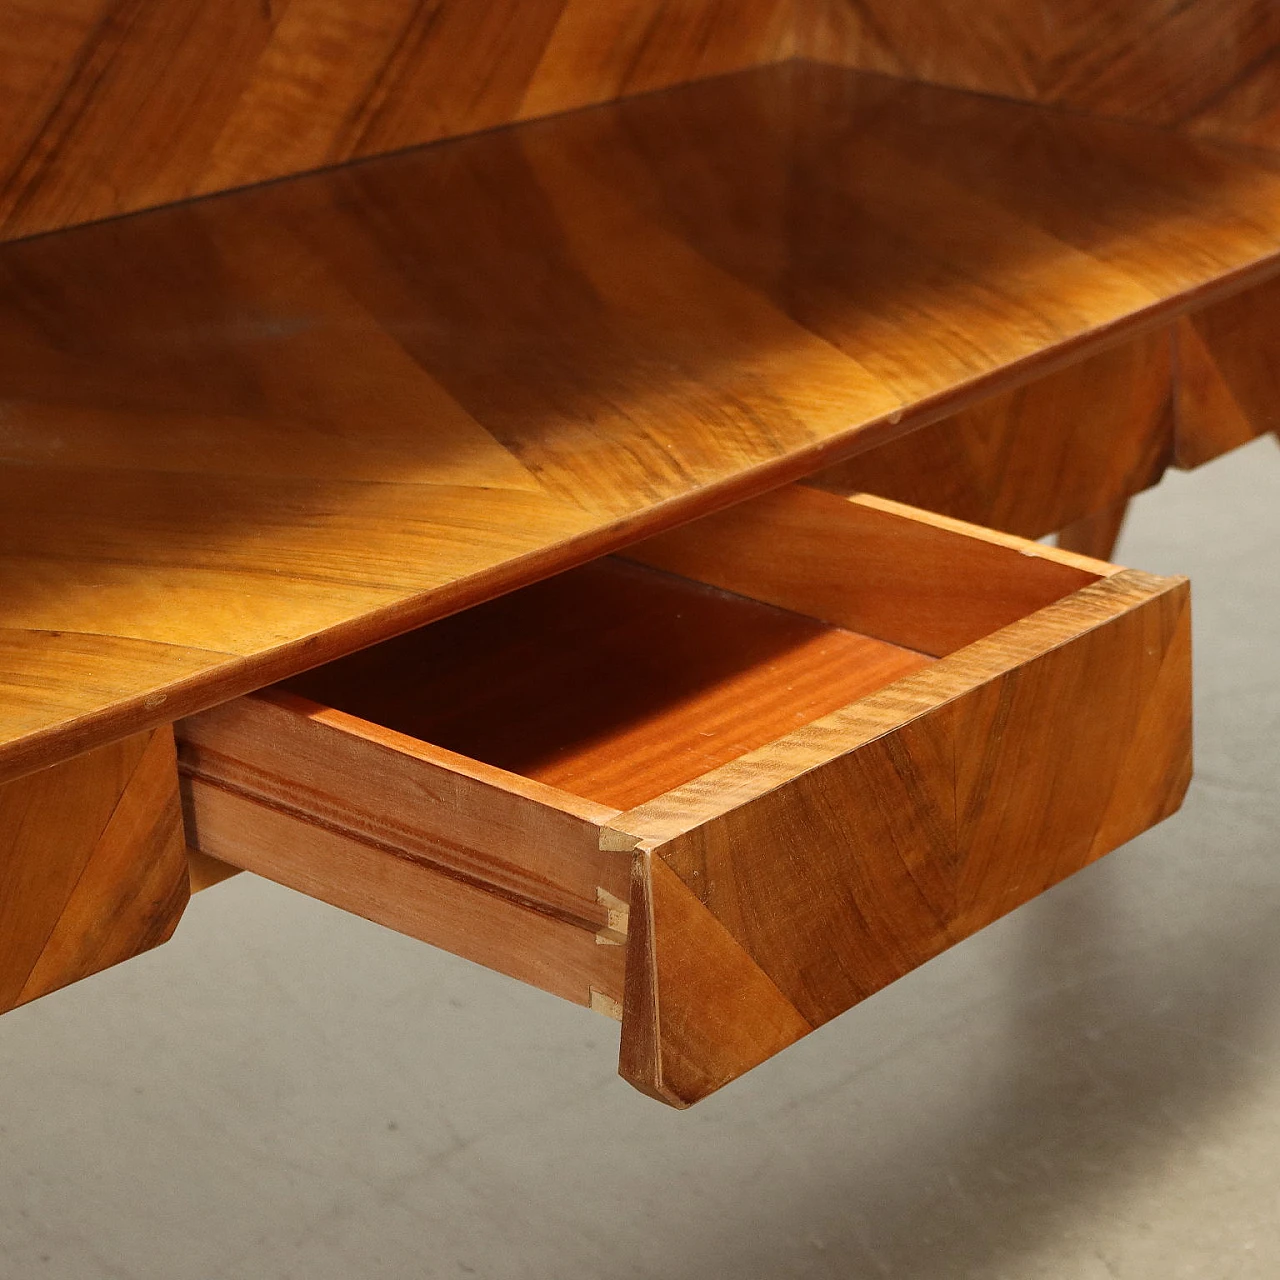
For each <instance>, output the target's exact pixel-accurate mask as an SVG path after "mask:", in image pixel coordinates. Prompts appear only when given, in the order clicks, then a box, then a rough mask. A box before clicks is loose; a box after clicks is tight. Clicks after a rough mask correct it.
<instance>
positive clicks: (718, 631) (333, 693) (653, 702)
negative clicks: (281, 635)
mask: <svg viewBox="0 0 1280 1280" xmlns="http://www.w3.org/2000/svg"><path fill="white" fill-rule="evenodd" d="M824 496H825V495H824ZM828 501H830V502H831V503H832V505H837V506H838V505H843V504H840V503H838V502H837V500H835V499H828ZM752 505H753V504H752ZM775 506H776V504H775ZM763 518H766V519H767V518H768V515H767V513H765V515H764V517H763ZM703 523H704V522H703V521H698V522H696V524H695V526H693V527H695V528H699V527H701V526H702V525H703ZM826 567H828V566H826V565H825V564H820V565H815V571H818V570H819V569H821V568H826ZM750 595H752V592H751V590H750V589H749V588H748V590H747V592H746V593H745V594H739V595H728V594H725V593H724V592H720V591H714V590H711V589H709V588H707V587H705V586H702V585H700V584H699V583H696V582H690V581H687V580H686V579H682V578H679V577H675V576H672V575H670V574H664V573H655V572H653V571H652V570H649V569H644V568H641V567H640V566H639V565H635V564H627V563H623V562H620V561H616V560H612V559H605V560H600V561H596V562H594V563H592V564H589V565H584V566H582V567H581V568H578V569H571V570H569V571H568V572H567V573H562V574H559V575H557V576H556V577H554V578H551V579H548V580H547V581H546V582H541V583H538V584H536V585H534V586H531V587H526V588H524V589H523V590H521V591H517V592H514V593H513V594H511V595H508V596H504V597H502V598H501V599H500V600H494V601H491V602H489V603H488V604H484V605H479V606H477V607H476V608H474V609H468V610H467V611H466V612H465V613H460V614H455V615H454V616H453V617H452V618H446V619H444V620H443V621H441V622H437V623H433V624H432V625H431V626H429V627H423V628H422V629H421V630H419V631H415V632H412V633H410V634H409V635H407V636H402V637H401V638H400V639H398V640H391V641H388V642H387V643H385V644H381V645H377V646H375V647H374V648H373V649H369V650H365V651H364V652H362V653H357V654H353V655H352V656H351V657H349V658H343V659H340V660H339V661H337V662H332V663H328V664H327V665H325V666H323V667H320V668H318V669H317V670H315V671H313V672H310V673H308V674H307V675H305V676H300V677H298V678H297V679H295V680H293V681H290V682H289V683H288V685H287V686H286V687H287V688H291V689H294V690H297V691H298V692H300V693H302V694H304V695H305V696H307V697H308V698H312V699H314V700H316V701H317V702H321V703H324V704H325V705H326V706H332V707H336V708H337V709H338V710H340V711H345V712H348V713H350V714H352V715H355V716H358V717H360V718H361V719H364V720H368V721H372V722H373V723H375V724H379V725H385V726H387V727H388V728H391V729H394V730H396V731H397V732H399V733H403V734H407V735H409V736H410V737H413V738H418V739H421V740H422V741H425V742H430V743H433V744H434V745H436V746H439V747H444V748H446V749H447V750H449V751H453V752H457V753H458V754H460V755H464V756H468V757H470V758H471V759H474V760H481V761H484V762H485V763H486V764H490V765H495V766H497V767H498V768H500V769H505V770H508V771H510V772H512V773H517V774H520V775H521V776H522V777H526V778H532V779H534V780H536V781H538V782H541V783H546V784H547V785H549V786H552V787H556V788H558V789H560V790H562V791H568V792H571V793H572V794H574V795H577V796H584V797H587V798H588V799H591V800H594V801H597V802H599V803H600V804H604V805H609V806H611V807H612V809H613V810H614V811H617V810H620V809H626V808H631V807H632V806H633V805H637V804H640V803H641V802H642V801H645V800H649V799H652V798H653V797H654V796H656V795H660V794H661V793H662V792H664V791H669V790H671V789H672V788H673V787H677V786H679V785H680V784H681V783H684V782H688V781H689V780H690V779H691V778H696V777H698V776H700V775H701V774H704V773H709V772H710V771H711V770H712V769H715V768H717V767H719V766H720V765H722V764H724V763H726V762H727V761H729V760H734V759H737V758H738V757H739V756H742V755H745V754H746V753H747V752H748V751H752V750H754V749H755V748H756V747H760V746H763V745H764V744H765V743H766V742H770V741H772V740H773V739H774V738H779V737H782V735H783V734H785V733H788V732H790V731H791V730H792V729H794V728H796V727H797V726H798V725H802V724H806V723H807V722H808V721H810V720H816V719H818V718H819V717H820V716H823V715H826V714H827V712H829V711H834V710H835V709H836V708H837V707H841V706H844V705H845V704H846V703H848V702H852V701H854V700H855V699H857V698H860V697H862V696H863V695H864V694H866V693H870V692H872V691H873V690H875V689H879V688H881V687H882V686H884V685H886V684H889V683H891V682H892V681H894V680H896V679H897V678H898V677H899V676H903V675H906V674H907V673H908V672H911V671H916V670H918V669H919V668H920V667H922V666H924V665H926V663H927V661H928V660H927V659H926V658H924V657H922V656H921V655H920V654H918V653H912V652H909V651H908V650H906V649H904V648H901V647H899V646H897V645H894V644H889V643H885V642H884V641H881V640H874V639H870V638H868V637H867V636H864V635H859V634H857V633H856V632H854V631H851V630H846V629H844V628H842V627H840V626H832V625H828V624H827V623H824V622H819V621H817V620H816V619H815V618H812V617H805V616H801V614H799V613H795V612H787V611H785V610H784V609H779V608H771V607H769V606H768V605H766V604H761V603H759V602H758V600H757V599H749V598H747V597H748V596H750ZM215 715H216V713H215ZM601 883H603V882H601Z"/></svg>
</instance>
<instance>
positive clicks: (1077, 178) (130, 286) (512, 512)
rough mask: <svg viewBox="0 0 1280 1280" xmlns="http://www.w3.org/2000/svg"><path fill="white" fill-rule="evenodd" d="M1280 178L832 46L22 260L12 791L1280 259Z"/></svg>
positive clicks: (1, 614) (1025, 372)
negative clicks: (829, 59)
mask: <svg viewBox="0 0 1280 1280" xmlns="http://www.w3.org/2000/svg"><path fill="white" fill-rule="evenodd" d="M1278 253H1280V175H1277V174H1276V173H1274V172H1273V171H1271V170H1270V169H1268V168H1266V167H1264V166H1260V165H1259V164H1258V163H1255V162H1254V161H1253V160H1252V159H1250V158H1249V157H1241V156H1240V155H1238V154H1237V153H1234V152H1230V151H1225V150H1219V149H1214V148H1213V147H1210V146H1206V145H1200V144H1197V143H1193V142H1189V141H1186V140H1185V139H1182V138H1179V137H1177V136H1175V135H1172V134H1163V133H1158V132H1152V131H1149V130H1146V129H1142V128H1135V127H1131V126H1126V125H1119V124H1114V123H1110V122H1100V121H1093V120H1087V119H1084V118H1080V117H1075V116H1070V115H1065V114H1063V113H1059V112H1053V111H1048V110H1044V109H1041V108H1035V107H1027V106H1023V105H1018V104H1011V103H1006V102H1000V101H995V100H989V99H983V98H977V97H971V96H968V95H964V94H958V93H954V92H951V91H946V90H938V89H929V88H920V87H916V86H911V85H902V84H895V83H892V82H890V81H887V80H884V79H881V78H877V77H863V76H859V75H857V74H855V73H850V72H846V71H841V70H834V69H826V68H821V67H816V66H811V65H804V64H795V65H789V66H783V67H777V68H770V69H765V70H761V71H754V72H749V73H744V74H742V75H739V76H734V77H726V78H722V79H719V80H715V81H708V82H706V83H702V84H698V85H693V86H689V87H686V88H681V89H676V90H671V91H668V92H665V93H662V94H655V95H651V96H648V97H642V98H638V99H634V100H631V101H628V102H622V103H618V104H614V105H610V106H607V107H601V108H593V109H591V110H588V111H584V112H580V113H577V114H572V115H568V116H564V117H561V118H558V119H555V120H549V121H540V122H534V123H531V124H527V125H521V126H518V127H517V128H514V129H511V130H507V131H499V132H496V133H492V134H487V135H483V136H479V137H475V138H470V139H465V140H461V141H456V142H448V143H442V144H440V145H438V146H436V147H434V148H429V149H427V150H424V151H420V152H417V153H413V154H408V155H404V156H399V157H394V158H389V159H384V160H378V161H373V162H370V163H369V164H367V165H358V166H352V167H349V168H347V169H345V170H343V171H341V172H335V173H333V174H326V175H319V176H316V177H312V178H305V179H299V180H295V181H291V182H288V183H284V184H279V185H275V186H268V187H264V188H260V189H255V190H251V191H246V192H241V193H236V194H232V195H229V196H226V197H221V198H217V199H214V200H210V201H207V202H200V203H195V204H190V205H186V206H182V207H179V208H174V209H169V210H162V211H159V212H155V213H150V214H144V215H139V216H137V217H136V218H132V219H126V220H120V221H117V222H113V223H107V224H101V225H98V226H94V227H88V228H82V229H79V230H76V231H71V232H66V233H62V234H60V235H58V236H56V237H44V238H40V239H35V240H30V241H25V242H21V243H16V244H10V245H8V246H5V247H4V248H3V250H0V285H2V286H3V287H2V289H0V298H2V300H3V301H2V303H0V333H2V334H3V338H4V342H3V345H2V346H0V396H2V397H3V399H4V402H5V424H4V435H3V440H2V443H0V456H2V457H3V458H4V461H5V465H4V466H3V468H0V583H2V584H3V591H2V592H0V776H15V775H18V774H21V773H23V772H25V771H27V770H30V769H33V768H36V767H38V766H40V765H43V764H47V763H50V762H53V761H56V760H59V759H62V758H64V757H66V756H67V755H69V754H72V753H74V752H76V751H80V750H84V749H86V748H90V747H93V746H95V745H99V744H101V743H103V742H106V741H109V740H111V739H114V738H117V737H119V736H121V735H124V734H127V733H131V732H138V731H140V730H142V729H145V728H148V727H152V726H154V725H157V724H161V723H164V722H167V721H170V720H172V719H174V718H176V717H178V716H180V715H182V714H185V713H188V712H190V711H193V710H195V709H197V708H201V707H207V706H211V705H214V704H216V703H218V702H221V701H225V700H227V699H228V698H230V697H232V696H235V695H237V694H240V693H243V692H245V691H247V690H249V689H251V688H254V687H258V686H261V685H263V684H266V683H268V682H270V681H272V680H274V679H279V678H282V677H285V676H288V675H290V674H293V673H296V672H297V671H300V670H302V669H304V668H306V667H309V666H313V665H315V664H317V663H319V662H321V661H324V660H327V659H331V658H334V657H336V656H339V655H340V654H342V653H344V652H348V651H351V650H353V649H355V648H357V647H359V646H361V645H364V644H367V643H370V642H373V641H375V640H378V639H382V638H385V637H388V636H390V635H393V634H395V633H397V632H400V631H404V630H406V629H408V628H410V627H412V626H415V625H418V624H420V623H424V622H427V621H429V620H431V619H433V618H437V617H440V616H443V615H445V614H447V613H450V612H453V611H456V610H457V609H459V608H462V607H465V606H467V605H470V604H474V603H476V602H477V601H479V600H482V599H485V598H488V597H491V596H493V595H495V594H498V593H499V592H500V591H503V590H505V589H508V588H511V587H513V586H517V585H519V584H521V583H525V582H529V581H531V580H533V579H535V578H537V577H540V576H544V575H546V574H549V573H551V572H553V571H557V570H560V569H564V568H567V567H569V566H571V565H573V564H575V563H578V562H581V561H584V560H586V559H588V558H590V557H592V556H594V555H597V554H599V553H601V552H604V551H608V550H610V549H613V548H616V547H618V546H621V545H624V544H625V543H627V542H629V541H632V540H634V539H635V538H637V537H638V536H641V535H643V534H645V533H652V532H657V531H659V530H661V529H663V528H666V527H669V526H672V525H674V524H677V523H679V522H680V521H682V520H685V519H688V518H691V517H693V516H696V515H698V514H700V513H702V512H706V511H709V510H712V509H714V508H717V507H723V506H726V505H728V504H730V503H732V502H734V501H737V500H739V499H741V498H744V497H746V496H749V495H750V494H752V493H755V492H759V491H763V490H765V489H768V488H770V487H774V486H777V485H779V484H781V483H783V482H784V481H786V480H787V479H790V478H794V477H798V476H800V475H803V474H806V473H808V472H811V471H813V470H814V469H816V468H818V467H820V466H821V465H823V464H825V463H831V462H834V461H836V460H838V459H839V458H841V457H842V456H845V455H849V454H852V453H854V452H856V451H857V450H859V449H860V448H865V447H869V446H871V445H873V444H875V443H877V442H881V441H884V440H886V439H889V438H891V437H893V436H894V435H896V434H898V433H902V432H905V431H906V430H907V429H909V428H910V427H912V426H915V425H918V424H920V423H923V422H926V421H928V420H930V419H932V418H934V417H937V416H941V415H943V414H945V413H947V412H949V411H958V410H960V409H963V408H964V407H965V406H966V405H967V404H970V403H972V402H974V401H976V400H977V399H978V398H980V397H981V396H984V395H990V394H994V393H996V392H998V391H1000V390H1001V389H1004V388H1008V387H1010V386H1012V385H1015V384H1017V383H1018V382H1019V381H1024V380H1029V379H1031V378H1032V377H1035V376H1038V375H1042V374H1044V373H1047V372H1050V371H1052V370H1053V369H1054V368H1056V367H1058V365H1059V364H1065V363H1067V362H1069V361H1072V360H1076V359H1081V358H1084V357H1086V356H1088V355H1089V354H1091V353H1092V352H1094V351H1095V350H1099V351H1100V350H1102V349H1104V348H1105V347H1106V346H1107V345H1109V344H1111V343H1114V342H1118V341H1120V340H1121V339H1123V338H1125V337H1126V335H1129V336H1134V337H1136V336H1138V335H1140V334H1141V333H1142V332H1143V331H1145V330H1146V329H1147V328H1148V327H1152V326H1156V325H1158V324H1161V323H1166V322H1168V321H1170V320H1171V319H1172V318H1173V317H1174V316H1175V314H1176V313H1177V312H1178V311H1179V310H1184V309H1187V308H1191V307H1194V306H1197V305H1201V304H1206V303H1208V302H1210V301H1212V300H1214V299H1216V298H1218V297H1221V296H1227V295H1229V294H1230V293H1231V292H1233V291H1238V290H1241V289H1243V288H1245V287H1246V286H1249V285H1251V284H1252V283H1254V282H1257V281H1259V280H1261V279H1263V278H1265V277H1268V276H1269V275H1270V274H1271V273H1273V272H1274V271H1275V270H1276V269H1277V266H1280V258H1278V256H1277V255H1278Z"/></svg>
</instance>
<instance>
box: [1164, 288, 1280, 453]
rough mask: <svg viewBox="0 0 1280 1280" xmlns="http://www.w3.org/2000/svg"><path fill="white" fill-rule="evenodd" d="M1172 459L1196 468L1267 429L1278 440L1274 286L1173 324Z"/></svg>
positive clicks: (1279, 345) (1278, 293)
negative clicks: (1174, 422)
mask: <svg viewBox="0 0 1280 1280" xmlns="http://www.w3.org/2000/svg"><path fill="white" fill-rule="evenodd" d="M1177 342H1178V369H1179V378H1178V396H1177V433H1176V450H1175V461H1176V462H1177V464H1178V466H1180V467H1198V466H1200V465H1201V464H1203V463H1205V462H1209V461H1211V460H1212V459H1214V458H1216V457H1218V456H1219V455H1220V454H1223V453H1227V452H1228V451H1230V450H1231V449H1235V448H1237V447H1239V446H1240V445H1242V444H1247V443H1248V442H1249V441H1250V440H1253V439H1255V438H1257V437H1258V436H1261V435H1265V434H1267V432H1273V433H1275V435H1276V437H1277V438H1278V439H1280V283H1277V282H1274V281H1273V282H1270V283H1268V284H1265V285H1262V286H1260V287H1259V288H1256V289H1250V290H1248V291H1247V292H1246V293H1243V294H1241V295H1240V296H1238V297H1235V298H1231V299H1230V300H1228V301H1226V302H1220V303H1218V304H1216V305H1215V306H1212V307H1206V308H1204V309H1203V310H1202V311H1198V312H1196V313H1195V314H1194V315H1192V316H1184V317H1183V318H1182V319H1180V320H1179V321H1178V327H1177Z"/></svg>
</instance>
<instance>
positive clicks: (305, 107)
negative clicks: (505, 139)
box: [0, 0, 793, 239]
mask: <svg viewBox="0 0 1280 1280" xmlns="http://www.w3.org/2000/svg"><path fill="white" fill-rule="evenodd" d="M790 18H791V4H790V3H789V0H738V2H737V3H735V4H734V5H733V6H725V5H723V4H721V3H719V2H718V0H613V2H612V3H610V4H608V5H599V4H593V3H590V0H479V2H477V0H431V2H430V3H414V2H413V0H359V2H358V3H357V2H356V0H285V2H284V3H281V2H280V0H275V2H274V3H265V4H264V3H262V2H261V0H185V2H184V3H181V4H174V3H172V0H3V3H0V95H3V96H0V107H2V108H3V117H4V121H5V128H4V131H3V134H0V239H5V238H12V237H16V236H23V235H31V234H33V233H35V232H39V231H46V230H49V229H52V228H57V227H61V226H66V225H68V224H71V223H76V222H84V221H90V220H94V219H98V218H104V217H109V216H112V215H115V214H120V213H127V212H129V211H131V210H135V209H140V208H145V207H147V206H150V205H156V204H163V203H168V202H171V201H175V200H181V199H185V198H187V197H189V196H193V195H199V194H203V193H207V192H211V191H218V190H222V189H224V188H227V187H236V186H243V185H245V184H248V183H253V182H261V181H263V180H264V179H267V178H276V177H279V176H281V175H283V174H290V173H297V172H301V171H303V170H308V169H315V168H318V167H320V166H324V165H332V164H337V163H339V162H341V161H344V160H350V159H353V158H356V157H360V156H370V155H376V154H378V153H381V152H385V151H392V150H395V149H398V148H403V147H407V146H412V145H414V144H417V143H422V142H430V141H433V140H435V139H438V138H445V137H451V136H455V135H460V134H466V133H473V132H475V131H477V130H480V129H488V128H492V127H493V126H495V125H501V124H507V123H509V122H511V121H513V120H520V119H527V118H529V117H532V116H538V115H546V114H548V113H551V112H556V111H565V110H568V109H570V108H573V107H580V106H584V105H586V104H587V103H591V102H602V101H605V100H607V99H610V98H614V97H617V96H619V95H620V94H623V93H636V92H640V91H643V90H649V89H656V88H659V87H661V86H665V85H671V84H676V83H679V82H682V81H685V80H691V79H696V78H698V77H700V76H708V75H716V74H720V73H723V72H726V71H733V70H738V69H741V68H743V67H747V66H754V65H757V64H759V63H764V62H771V61H774V60H776V59H777V58H779V57H780V56H784V55H785V54H786V53H787V52H788V50H789V48H790V45H791V42H792V38H793V36H792V23H791V21H790Z"/></svg>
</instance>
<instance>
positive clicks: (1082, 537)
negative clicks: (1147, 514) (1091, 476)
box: [1058, 498, 1129, 560]
mask: <svg viewBox="0 0 1280 1280" xmlns="http://www.w3.org/2000/svg"><path fill="white" fill-rule="evenodd" d="M1128 514H1129V499H1128V498H1124V499H1122V500H1121V501H1120V502H1115V503H1112V505H1111V506H1109V507H1104V508H1103V509H1102V510H1101V511H1095V512H1094V513H1093V515H1091V516H1085V517H1084V519H1083V520H1077V521H1076V522H1075V523H1074V524H1069V525H1067V527H1066V528H1065V529H1063V530H1062V532H1061V533H1059V534H1058V546H1060V547H1061V548H1062V549H1063V550H1064V551H1075V552H1077V553H1078V554H1080V555H1082V556H1092V557H1093V558H1094V559H1095V560H1110V559H1111V557H1112V555H1113V554H1114V552H1115V549H1116V542H1117V541H1118V540H1119V538H1120V531H1121V529H1123V528H1124V518H1125V516H1126V515H1128Z"/></svg>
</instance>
